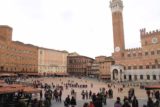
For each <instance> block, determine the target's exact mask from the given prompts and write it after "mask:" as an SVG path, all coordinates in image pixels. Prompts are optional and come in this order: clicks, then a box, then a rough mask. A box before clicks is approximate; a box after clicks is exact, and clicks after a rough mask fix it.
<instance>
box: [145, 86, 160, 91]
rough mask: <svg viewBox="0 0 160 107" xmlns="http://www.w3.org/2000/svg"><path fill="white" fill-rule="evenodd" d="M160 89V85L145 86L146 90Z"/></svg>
mask: <svg viewBox="0 0 160 107" xmlns="http://www.w3.org/2000/svg"><path fill="white" fill-rule="evenodd" d="M158 89H159V90H160V85H152V86H145V90H158Z"/></svg>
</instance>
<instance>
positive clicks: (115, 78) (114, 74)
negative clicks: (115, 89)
mask: <svg viewBox="0 0 160 107" xmlns="http://www.w3.org/2000/svg"><path fill="white" fill-rule="evenodd" d="M113 80H118V70H117V69H114V70H113Z"/></svg>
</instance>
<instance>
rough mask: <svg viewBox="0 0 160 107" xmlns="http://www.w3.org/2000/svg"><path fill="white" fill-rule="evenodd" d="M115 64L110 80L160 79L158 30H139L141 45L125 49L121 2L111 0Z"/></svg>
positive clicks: (159, 33) (159, 34)
mask: <svg viewBox="0 0 160 107" xmlns="http://www.w3.org/2000/svg"><path fill="white" fill-rule="evenodd" d="M110 8H111V11H112V25H113V40H114V52H113V54H112V57H113V59H114V61H115V64H114V65H112V66H111V69H110V71H111V80H112V81H145V82H147V81H148V82H149V81H160V30H155V31H151V32H147V31H146V29H145V28H144V29H141V30H140V39H141V47H140V48H132V49H125V41H124V30H123V14H122V13H123V2H122V1H121V0H112V1H111V2H110Z"/></svg>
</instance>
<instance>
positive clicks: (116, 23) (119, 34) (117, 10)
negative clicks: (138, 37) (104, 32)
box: [110, 0, 125, 52]
mask: <svg viewBox="0 0 160 107" xmlns="http://www.w3.org/2000/svg"><path fill="white" fill-rule="evenodd" d="M110 8H111V11H112V24H113V40H114V52H119V51H123V50H125V43H124V30H123V15H122V11H123V2H122V1H121V0H111V1H110Z"/></svg>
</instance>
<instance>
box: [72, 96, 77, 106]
mask: <svg viewBox="0 0 160 107" xmlns="http://www.w3.org/2000/svg"><path fill="white" fill-rule="evenodd" d="M76 105H77V103H76V99H75V98H74V97H73V96H72V98H71V107H75V106H76Z"/></svg>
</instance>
